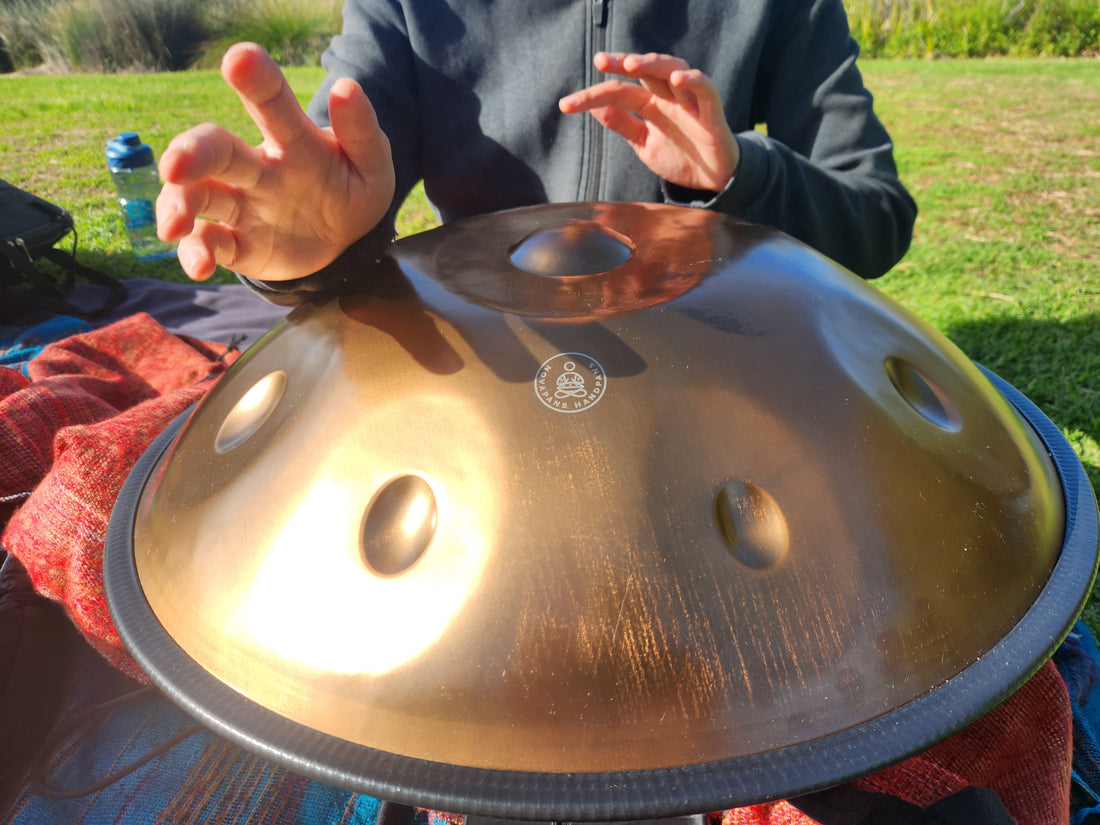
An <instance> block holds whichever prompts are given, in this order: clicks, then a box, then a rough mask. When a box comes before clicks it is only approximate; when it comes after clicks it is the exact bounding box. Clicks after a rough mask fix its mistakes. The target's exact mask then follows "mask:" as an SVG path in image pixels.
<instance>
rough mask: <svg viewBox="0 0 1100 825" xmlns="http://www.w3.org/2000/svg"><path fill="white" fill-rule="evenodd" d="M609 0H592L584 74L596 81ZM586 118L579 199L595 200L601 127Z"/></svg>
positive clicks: (597, 191)
mask: <svg viewBox="0 0 1100 825" xmlns="http://www.w3.org/2000/svg"><path fill="white" fill-rule="evenodd" d="M610 5H611V0H592V38H591V41H590V42H591V44H592V49H591V53H590V54H589V55H588V68H587V72H586V74H587V75H588V76H589V77H590V78H591V82H593V83H594V82H596V77H595V70H594V69H593V67H592V58H593V57H595V56H596V52H600V51H603V50H604V49H605V48H607V17H608V12H609V7H610ZM587 120H588V140H587V145H586V146H585V157H586V158H587V171H586V173H585V185H584V193H583V196H582V198H581V200H584V201H596V200H599V199H600V168H601V166H602V160H603V138H604V135H603V127H602V126H600V124H599V123H597V122H596V121H595V120H594V119H593V118H591V117H589V118H587Z"/></svg>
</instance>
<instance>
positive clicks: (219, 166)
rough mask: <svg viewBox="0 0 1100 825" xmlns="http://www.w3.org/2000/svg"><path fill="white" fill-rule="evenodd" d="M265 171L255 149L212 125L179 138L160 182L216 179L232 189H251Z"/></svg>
mask: <svg viewBox="0 0 1100 825" xmlns="http://www.w3.org/2000/svg"><path fill="white" fill-rule="evenodd" d="M262 169H263V162H262V160H261V158H260V156H259V154H258V153H257V152H256V150H255V149H253V148H252V147H251V146H249V145H248V144H247V143H245V142H244V141H243V140H241V139H240V138H239V137H237V136H236V135H234V134H232V133H231V132H227V131H226V130H225V129H222V128H219V127H217V126H215V125H213V124H212V123H204V124H202V125H201V126H195V127H193V128H191V129H188V130H187V131H186V132H183V133H182V134H179V135H176V137H174V138H173V139H172V141H171V142H170V143H169V144H168V148H167V149H165V150H164V153H163V154H162V155H161V159H160V164H159V170H160V177H161V180H163V181H164V182H165V183H177V184H181V185H186V184H189V183H193V182H195V181H199V180H202V179H203V178H209V177H215V178H218V179H219V180H222V181H224V182H225V183H226V184H229V185H231V186H250V185H252V184H255V183H256V181H257V180H259V178H260V173H261V172H262Z"/></svg>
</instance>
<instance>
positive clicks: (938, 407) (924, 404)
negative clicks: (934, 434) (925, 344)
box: [886, 356, 962, 432]
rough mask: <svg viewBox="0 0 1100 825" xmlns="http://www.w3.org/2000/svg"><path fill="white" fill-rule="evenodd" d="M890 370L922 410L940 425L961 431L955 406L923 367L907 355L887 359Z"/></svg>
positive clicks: (896, 383)
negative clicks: (916, 364)
mask: <svg viewBox="0 0 1100 825" xmlns="http://www.w3.org/2000/svg"><path fill="white" fill-rule="evenodd" d="M886 374H887V375H889V376H890V382H891V383H892V384H893V385H894V388H895V389H896V390H897V391H898V392H899V393H901V397H902V398H904V399H905V400H906V401H908V402H909V404H910V405H911V406H912V407H913V409H914V410H916V411H917V412H918V413H920V414H921V415H923V416H924V417H925V418H927V419H928V420H929V421H931V422H932V423H933V424H935V425H936V426H937V427H943V428H944V429H945V430H951V431H952V432H957V431H958V430H959V429H960V428H961V427H962V421H961V420H960V419H959V413H958V411H957V410H956V409H955V406H954V405H953V404H952V403H951V399H949V398H948V397H947V396H946V395H945V394H944V392H943V390H941V389H939V387H937V386H936V385H935V384H934V383H932V382H931V381H930V380H929V379H928V378H926V377H925V376H924V375H923V374H922V373H921V371H920V370H919V369H917V368H916V367H914V366H913V365H912V364H910V363H909V362H908V361H906V360H905V359H903V358H895V357H893V356H891V357H889V358H887V359H886Z"/></svg>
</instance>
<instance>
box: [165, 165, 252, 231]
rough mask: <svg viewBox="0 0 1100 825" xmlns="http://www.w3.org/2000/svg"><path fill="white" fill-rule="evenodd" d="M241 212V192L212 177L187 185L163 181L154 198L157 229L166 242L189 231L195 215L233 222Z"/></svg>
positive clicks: (228, 222) (236, 220)
mask: <svg viewBox="0 0 1100 825" xmlns="http://www.w3.org/2000/svg"><path fill="white" fill-rule="evenodd" d="M241 212H242V206H241V192H240V190H239V189H237V188H236V187H231V186H224V185H222V184H220V183H218V182H217V181H214V180H209V179H208V180H204V181H202V182H200V183H197V184H194V185H191V186H179V185H178V184H170V183H166V184H164V186H163V187H162V188H161V192H160V195H159V196H158V197H157V231H158V233H159V234H160V236H161V237H162V238H163V239H164V240H166V241H176V240H179V239H180V238H182V237H183V236H184V235H186V234H187V233H189V232H190V231H191V230H192V229H193V228H194V226H195V221H196V220H197V219H198V218H200V217H201V218H206V219H208V220H212V221H220V222H222V223H226V224H229V225H231V226H232V225H235V224H236V223H237V222H238V220H239V219H240V216H241Z"/></svg>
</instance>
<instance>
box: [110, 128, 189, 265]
mask: <svg viewBox="0 0 1100 825" xmlns="http://www.w3.org/2000/svg"><path fill="white" fill-rule="evenodd" d="M107 167H108V168H109V169H110V170H111V180H112V181H114V184H115V189H116V190H118V205H119V206H120V207H121V208H122V222H123V224H124V225H125V226H126V234H127V235H128V236H129V238H130V248H131V249H133V251H134V257H135V258H137V259H138V260H139V261H155V260H157V259H159V258H170V257H173V256H174V255H175V254H176V245H175V244H173V243H165V242H164V241H162V240H161V239H160V238H158V237H157V215H156V209H155V207H154V204H156V201H157V195H158V194H160V175H158V174H157V165H156V163H155V162H154V161H153V150H152V149H150V148H149V144H147V143H142V141H141V138H140V137H139V136H138V134H137V132H122V133H121V134H119V136H118V137H116V138H115V139H114V140H112V141H111V142H110V143H108V144H107Z"/></svg>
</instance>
